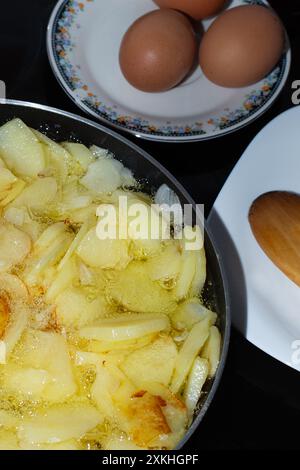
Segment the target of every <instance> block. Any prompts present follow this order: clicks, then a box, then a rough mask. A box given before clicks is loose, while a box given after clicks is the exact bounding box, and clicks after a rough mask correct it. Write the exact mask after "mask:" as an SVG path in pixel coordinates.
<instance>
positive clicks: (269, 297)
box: [208, 107, 300, 370]
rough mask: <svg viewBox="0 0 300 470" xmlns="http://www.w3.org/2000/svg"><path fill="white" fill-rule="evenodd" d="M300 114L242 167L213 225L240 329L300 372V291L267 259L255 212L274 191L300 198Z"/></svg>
mask: <svg viewBox="0 0 300 470" xmlns="http://www.w3.org/2000/svg"><path fill="white" fill-rule="evenodd" d="M299 125H300V108H299V107H295V108H294V109H291V110H289V111H287V112H285V113H283V114H281V115H280V116H278V117H277V118H276V119H274V120H273V121H272V122H271V123H270V124H268V125H267V126H266V127H265V128H264V129H263V130H262V131H261V132H260V133H259V134H258V135H257V136H256V137H255V139H254V140H253V141H252V143H251V144H250V146H249V147H248V148H247V150H246V151H245V153H244V155H243V156H242V158H241V159H240V160H239V162H238V163H237V165H236V167H235V168H234V170H233V172H232V173H231V175H230V177H229V178H228V180H227V182H226V183H225V186H224V187H223V189H222V191H221V193H220V194H219V196H218V199H217V200H216V202H215V205H214V207H213V209H212V212H211V214H210V217H209V220H208V224H209V226H210V228H211V230H212V231H213V234H214V236H215V239H216V243H217V246H218V247H219V250H220V253H221V256H222V258H223V260H224V263H225V269H226V272H227V274H228V277H229V286H230V294H231V298H232V315H233V322H234V324H235V326H236V327H237V328H238V329H239V330H240V331H241V332H242V333H243V334H244V335H245V337H246V338H247V339H248V340H249V341H250V342H251V343H253V344H255V345H256V346H257V347H258V348H260V349H262V350H263V351H265V352H266V353H268V354H270V355H271V356H273V357H274V358H276V359H278V360H279V361H281V362H283V363H284V364H287V365H289V366H291V367H293V368H295V369H297V370H300V288H299V287H298V286H296V284H294V283H293V282H292V281H290V280H289V279H288V278H287V277H286V276H285V275H284V274H283V273H282V272H281V271H280V270H279V269H278V268H277V267H276V266H275V265H274V264H273V263H272V261H271V260H270V259H269V258H268V257H267V255H265V253H264V252H263V251H262V249H261V248H260V246H259V245H258V243H257V242H256V240H255V238H254V236H253V234H252V231H251V228H250V224H249V222H248V211H249V208H250V206H251V204H252V202H253V201H254V199H256V198H257V197H258V196H259V195H260V194H263V193H265V192H268V191H273V190H284V191H293V192H296V193H300V140H299V128H300V127H299Z"/></svg>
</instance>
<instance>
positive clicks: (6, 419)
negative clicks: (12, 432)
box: [0, 410, 20, 429]
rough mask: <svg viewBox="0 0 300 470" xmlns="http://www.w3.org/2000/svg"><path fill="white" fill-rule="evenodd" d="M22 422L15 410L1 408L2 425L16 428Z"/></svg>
mask: <svg viewBox="0 0 300 470" xmlns="http://www.w3.org/2000/svg"><path fill="white" fill-rule="evenodd" d="M19 423H20V417H19V416H18V415H17V414H16V413H14V412H13V411H7V410H0V426H4V427H5V428H6V429H12V428H16V427H17V426H18V424H19Z"/></svg>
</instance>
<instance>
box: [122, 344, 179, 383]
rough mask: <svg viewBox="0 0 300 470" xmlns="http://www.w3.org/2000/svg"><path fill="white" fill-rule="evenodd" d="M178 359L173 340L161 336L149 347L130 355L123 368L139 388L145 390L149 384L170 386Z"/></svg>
mask: <svg viewBox="0 0 300 470" xmlns="http://www.w3.org/2000/svg"><path fill="white" fill-rule="evenodd" d="M176 358H177V348H176V345H175V343H174V341H173V340H172V338H170V337H169V336H161V337H160V338H158V339H157V340H156V341H154V342H153V343H151V344H149V345H148V346H145V347H143V348H141V349H137V350H136V351H134V352H132V353H130V354H129V355H128V356H127V357H126V359H125V361H124V362H123V364H122V366H121V368H122V370H123V372H124V373H125V374H126V375H127V377H129V379H130V380H131V381H132V382H133V383H134V384H135V385H136V386H137V387H138V388H143V385H144V384H145V383H147V382H159V383H161V384H163V385H168V384H169V382H170V380H171V377H172V375H173V371H174V366H175V361H176Z"/></svg>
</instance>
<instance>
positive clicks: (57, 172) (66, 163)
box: [33, 129, 72, 183]
mask: <svg viewBox="0 0 300 470" xmlns="http://www.w3.org/2000/svg"><path fill="white" fill-rule="evenodd" d="M33 133H34V134H35V136H36V137H37V138H38V140H39V141H40V142H41V143H42V144H43V148H44V152H45V159H46V167H47V168H46V172H47V170H49V171H50V174H52V175H53V176H56V177H58V178H59V179H60V180H61V182H63V183H65V181H66V178H67V176H68V173H69V167H70V166H71V162H72V157H71V155H70V154H69V152H68V151H67V150H66V149H64V148H63V147H62V146H61V145H59V144H58V143H56V142H54V140H52V139H49V137H47V136H46V135H45V134H42V133H41V132H39V131H37V130H35V129H34V130H33Z"/></svg>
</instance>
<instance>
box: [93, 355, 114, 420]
mask: <svg viewBox="0 0 300 470" xmlns="http://www.w3.org/2000/svg"><path fill="white" fill-rule="evenodd" d="M120 385H121V378H120V376H119V375H118V374H116V373H115V369H113V368H112V367H111V366H110V365H108V364H106V363H104V364H102V365H101V366H99V367H97V375H96V380H95V382H94V383H93V385H92V387H91V397H92V399H93V401H94V403H95V404H96V406H97V408H98V410H99V411H100V412H101V413H102V414H103V415H104V416H109V417H111V418H113V417H114V416H115V415H116V407H115V404H114V401H113V394H114V393H115V392H116V391H117V389H118V388H119V387H120Z"/></svg>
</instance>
